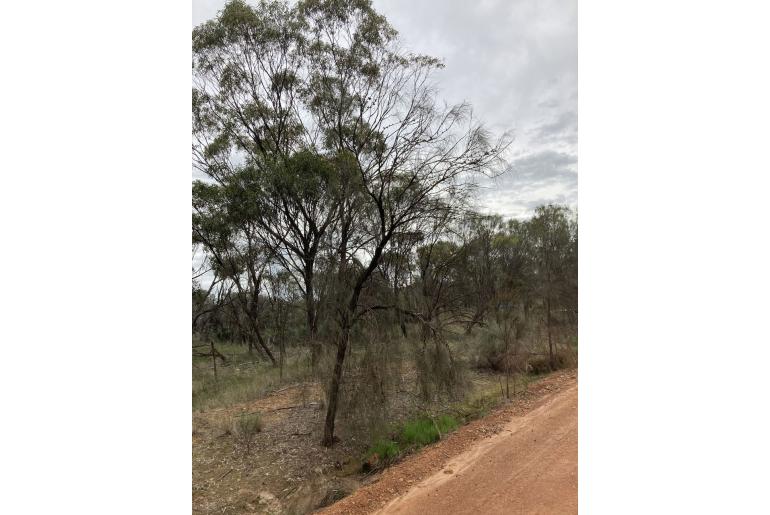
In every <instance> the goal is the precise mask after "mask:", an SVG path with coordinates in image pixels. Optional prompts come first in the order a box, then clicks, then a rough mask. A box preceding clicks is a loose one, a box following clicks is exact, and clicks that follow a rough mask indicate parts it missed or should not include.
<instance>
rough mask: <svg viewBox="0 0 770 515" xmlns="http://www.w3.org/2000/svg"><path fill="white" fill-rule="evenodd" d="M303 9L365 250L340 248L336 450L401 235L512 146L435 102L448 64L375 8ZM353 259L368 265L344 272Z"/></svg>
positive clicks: (313, 69) (449, 202)
mask: <svg viewBox="0 0 770 515" xmlns="http://www.w3.org/2000/svg"><path fill="white" fill-rule="evenodd" d="M299 12H300V13H301V14H302V16H303V17H304V19H305V20H306V23H307V27H308V28H307V32H308V36H307V44H308V50H309V53H310V55H311V56H312V59H311V60H310V61H309V70H310V90H311V95H310V99H311V102H310V107H311V113H312V114H313V115H314V118H315V120H316V121H317V123H318V127H319V129H320V130H319V132H320V133H321V134H322V135H323V145H324V147H325V148H326V149H327V151H328V152H331V153H334V154H335V155H339V154H343V155H345V156H347V159H348V162H350V163H352V165H353V168H354V170H355V172H356V175H357V177H358V188H359V190H358V191H359V199H360V202H359V204H358V206H357V210H356V212H355V213H352V217H353V218H354V219H355V220H356V222H355V224H354V225H355V226H356V229H357V231H358V233H359V238H358V241H359V244H358V245H356V246H355V248H351V247H350V246H349V242H348V241H346V240H345V238H340V239H339V240H338V241H337V242H336V243H337V248H338V255H339V256H340V281H339V285H338V286H339V291H340V294H339V296H338V299H339V300H338V305H337V323H338V326H339V336H338V338H337V342H336V344H337V352H336V358H335V364H334V370H333V371H332V375H331V381H330V384H329V388H328V392H327V394H328V401H329V402H328V405H327V406H328V407H327V413H326V420H325V427H324V438H323V443H324V444H325V445H331V444H332V443H333V442H334V424H335V417H336V411H337V399H338V395H339V388H340V386H341V380H342V371H343V364H344V360H345V356H346V352H347V348H348V343H349V338H350V331H351V328H352V327H353V325H354V324H355V323H356V322H357V321H358V320H359V319H360V317H361V316H362V315H363V314H364V313H366V312H367V311H369V310H370V309H371V307H372V306H365V305H361V303H360V300H361V297H362V291H363V289H364V288H365V287H366V285H367V283H368V282H369V281H370V279H371V278H372V274H373V272H374V271H375V270H376V269H377V267H378V266H379V264H380V262H381V260H382V259H383V256H384V255H385V254H386V253H387V252H388V251H389V250H390V249H392V248H393V247H394V245H395V240H394V236H395V235H397V234H399V233H408V232H412V231H413V230H414V229H415V228H416V227H418V226H419V225H420V224H421V223H424V222H425V220H429V219H439V218H441V217H443V216H444V214H445V212H446V209H447V208H448V207H449V208H450V209H452V208H456V206H458V205H459V204H461V203H463V202H464V201H465V200H466V199H467V197H468V194H469V189H470V187H471V185H472V184H471V181H470V180H469V179H470V178H471V177H472V176H473V175H474V174H475V173H480V172H483V171H487V172H489V173H496V171H497V170H498V169H502V166H501V165H502V160H501V159H500V155H501V153H502V152H503V150H504V149H505V148H506V145H507V142H508V140H507V139H506V137H501V138H500V139H497V140H494V141H491V140H490V138H489V134H488V133H487V132H486V131H485V130H484V129H483V127H482V126H480V125H479V124H478V123H476V122H475V120H473V117H472V112H471V110H470V108H469V106H468V105H465V104H461V105H456V106H449V107H447V106H445V105H442V104H440V103H439V102H437V101H436V91H435V89H434V88H433V87H432V85H431V77H432V73H433V72H434V70H436V69H437V68H439V67H440V66H441V63H440V62H439V61H438V60H437V59H435V58H432V57H428V56H423V55H415V54H410V53H407V52H405V51H403V49H402V48H401V47H400V46H399V42H398V38H397V32H396V31H395V30H394V29H393V28H392V27H391V26H390V25H389V24H388V22H387V20H386V19H385V18H384V17H383V16H382V15H380V14H379V13H377V12H376V11H375V10H374V9H373V8H372V7H371V3H370V2H369V1H366V0H348V1H345V0H343V1H323V0H307V1H304V2H300V4H299ZM354 254H355V255H356V256H358V257H359V259H360V261H361V263H362V264H363V265H364V266H361V267H357V268H356V269H355V271H354V272H353V273H346V272H347V270H346V269H347V264H348V263H349V262H350V261H351V257H352V256H353V255H354Z"/></svg>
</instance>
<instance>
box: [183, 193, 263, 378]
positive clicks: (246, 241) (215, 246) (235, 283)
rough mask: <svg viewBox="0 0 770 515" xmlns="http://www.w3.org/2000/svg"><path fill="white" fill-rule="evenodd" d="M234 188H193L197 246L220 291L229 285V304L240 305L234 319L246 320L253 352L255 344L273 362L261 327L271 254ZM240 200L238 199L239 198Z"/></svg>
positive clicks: (194, 236) (194, 238) (193, 226)
mask: <svg viewBox="0 0 770 515" xmlns="http://www.w3.org/2000/svg"><path fill="white" fill-rule="evenodd" d="M232 190H233V188H232V187H231V186H220V185H217V184H204V183H202V182H198V183H195V184H194V187H193V218H192V230H193V243H194V244H198V245H202V246H203V247H204V248H205V249H206V251H207V252H208V254H209V256H210V258H209V259H210V260H211V262H212V265H211V267H212V270H213V272H214V276H215V280H218V281H221V282H222V284H221V285H220V288H224V287H226V286H227V285H229V287H230V288H229V289H230V291H231V292H232V290H234V292H232V293H231V294H230V295H228V297H230V296H231V295H232V296H234V298H231V299H230V302H229V304H230V305H231V307H233V304H236V305H237V308H238V310H237V311H234V319H235V321H236V322H239V321H240V319H241V316H242V317H243V318H244V320H245V323H246V324H247V326H248V327H247V328H246V329H244V330H243V332H244V333H245V334H248V335H249V339H248V343H249V350H251V348H252V346H253V344H254V341H255V340H256V342H257V343H258V344H259V346H260V348H261V350H262V351H263V352H264V353H265V354H266V355H267V357H268V358H269V359H270V361H271V362H272V363H273V364H275V363H276V361H275V357H274V356H273V354H272V352H271V351H270V349H269V347H268V346H267V344H266V343H265V340H264V338H263V336H262V330H261V327H260V321H259V316H260V304H261V302H260V293H261V290H262V281H263V279H264V275H265V271H266V269H267V267H268V265H269V264H270V259H271V254H270V252H269V250H268V249H266V248H265V247H264V246H263V245H262V244H261V241H260V240H259V239H257V238H256V237H255V234H254V233H253V231H252V225H251V224H250V223H249V220H248V219H247V218H244V216H243V210H242V209H240V206H239V204H238V203H237V202H234V201H233V199H234V197H235V196H234V195H233V194H232ZM236 198H237V197H236Z"/></svg>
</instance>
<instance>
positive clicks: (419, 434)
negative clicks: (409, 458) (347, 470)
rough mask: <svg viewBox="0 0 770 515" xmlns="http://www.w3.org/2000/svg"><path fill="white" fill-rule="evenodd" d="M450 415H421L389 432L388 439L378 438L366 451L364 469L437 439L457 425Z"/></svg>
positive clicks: (393, 458) (375, 466)
mask: <svg viewBox="0 0 770 515" xmlns="http://www.w3.org/2000/svg"><path fill="white" fill-rule="evenodd" d="M458 425H459V424H458V422H457V420H456V419H455V418H454V417H452V416H450V415H441V416H439V417H430V416H422V417H419V418H417V419H414V420H409V421H407V422H406V423H404V424H403V425H402V426H401V427H400V428H396V429H395V430H394V431H393V432H392V433H391V438H390V439H384V438H378V439H377V440H375V442H374V443H373V444H372V446H371V447H369V450H367V452H366V458H365V462H364V469H365V470H370V469H373V468H379V467H382V466H385V465H387V464H389V463H391V462H393V461H394V460H395V459H397V458H398V457H400V456H401V455H403V454H404V453H407V452H411V451H413V450H415V449H419V448H420V447H423V446H425V445H429V444H432V443H433V442H437V441H439V440H440V439H441V438H443V437H444V436H445V435H446V434H447V433H449V432H452V431H454V430H455V429H457V427H458Z"/></svg>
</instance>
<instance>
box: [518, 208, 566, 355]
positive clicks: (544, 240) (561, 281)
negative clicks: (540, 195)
mask: <svg viewBox="0 0 770 515" xmlns="http://www.w3.org/2000/svg"><path fill="white" fill-rule="evenodd" d="M576 229H577V223H576V222H573V220H572V218H571V212H570V210H569V209H568V208H567V207H565V206H557V205H547V206H540V207H538V208H537V209H536V210H535V215H534V216H533V217H532V219H531V220H529V221H528V223H527V234H528V238H529V240H530V245H531V252H532V259H533V261H534V264H535V273H536V274H537V277H536V278H535V281H534V285H535V286H534V290H535V292H536V294H537V295H538V296H539V297H540V299H541V300H542V303H543V310H544V315H545V316H544V318H545V325H546V334H547V339H548V357H549V362H550V366H551V368H552V369H556V354H555V348H554V347H555V344H554V334H553V332H554V316H553V312H554V309H558V310H559V311H560V312H562V313H569V312H571V311H576V310H577V230H576Z"/></svg>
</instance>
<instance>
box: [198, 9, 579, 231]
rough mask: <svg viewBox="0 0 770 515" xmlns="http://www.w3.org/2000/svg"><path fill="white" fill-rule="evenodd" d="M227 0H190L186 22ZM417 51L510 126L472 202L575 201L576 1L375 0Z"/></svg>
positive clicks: (501, 126) (442, 77)
mask: <svg viewBox="0 0 770 515" xmlns="http://www.w3.org/2000/svg"><path fill="white" fill-rule="evenodd" d="M224 3H225V2H224V0H193V20H192V21H193V26H196V25H198V24H199V23H201V22H204V21H206V20H208V19H209V18H212V17H214V16H215V15H216V13H217V11H218V10H220V9H221V8H222V6H223V5H224ZM374 5H375V8H376V9H377V10H378V11H380V12H381V13H383V14H385V16H386V17H387V18H388V21H390V23H391V25H393V26H394V27H395V28H396V29H397V30H398V31H399V33H400V34H401V37H402V41H403V43H404V45H405V46H406V47H407V48H409V49H410V50H413V51H415V52H419V53H423V54H428V55H432V56H435V57H438V58H441V59H442V60H443V61H444V64H445V65H446V68H445V69H444V70H441V71H440V72H439V73H438V74H437V76H436V80H437V83H438V86H439V88H440V90H441V96H442V97H443V98H444V99H446V100H447V101H448V102H450V103H454V102H459V101H463V100H467V101H468V102H470V103H471V104H472V105H473V108H474V113H475V116H477V117H478V118H480V119H481V120H483V121H484V122H485V124H486V125H487V126H488V127H489V128H490V129H492V130H493V131H497V132H501V131H503V130H512V131H513V134H514V138H515V141H514V144H513V146H512V149H511V154H510V162H511V170H510V171H509V172H508V173H507V174H505V175H504V176H502V177H501V178H498V179H497V180H496V181H495V182H494V183H492V184H486V185H485V187H484V188H482V190H481V191H480V193H479V204H480V205H479V207H480V208H482V209H484V210H486V211H490V212H496V213H500V214H503V215H505V216H513V217H523V216H527V215H528V214H530V213H531V211H532V209H533V208H534V207H535V206H537V205H539V204H542V203H547V202H556V203H563V204H568V205H570V206H571V207H577V64H578V63H577V1H576V0H477V1H474V2H469V1H467V0H374Z"/></svg>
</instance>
